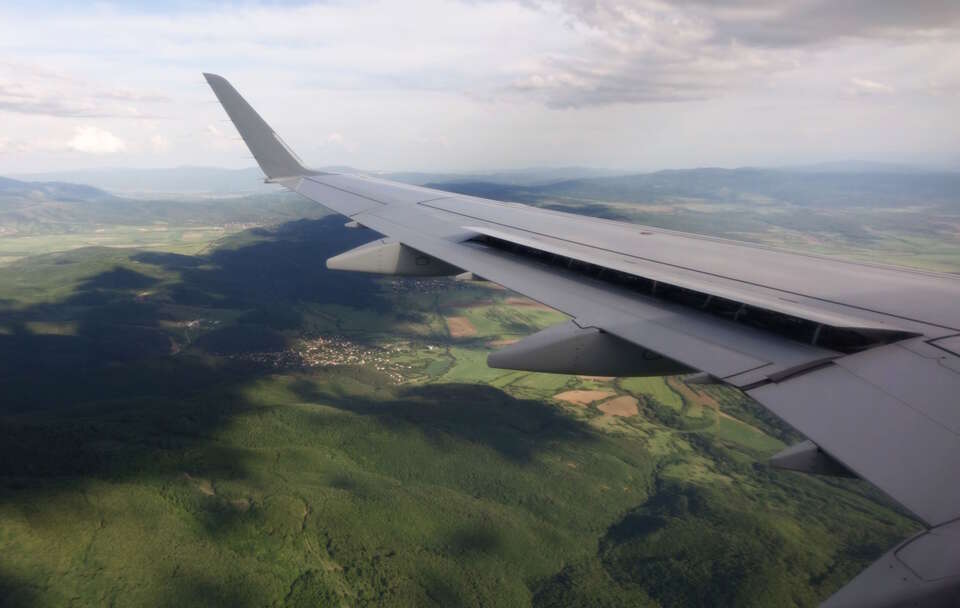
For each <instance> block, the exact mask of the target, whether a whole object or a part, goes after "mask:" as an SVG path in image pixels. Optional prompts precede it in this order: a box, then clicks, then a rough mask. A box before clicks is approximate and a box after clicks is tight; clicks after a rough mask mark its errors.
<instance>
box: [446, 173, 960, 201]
mask: <svg viewBox="0 0 960 608" xmlns="http://www.w3.org/2000/svg"><path fill="white" fill-rule="evenodd" d="M429 186H430V187H434V188H438V189H440V190H451V191H454V192H459V193H462V194H469V195H472V196H481V197H487V198H494V199H500V200H514V201H517V202H530V201H540V200H543V199H550V198H571V199H578V200H587V201H597V202H627V203H654V202H670V201H679V200H694V201H704V202H727V203H763V202H771V203H786V204H792V205H800V206H808V207H822V208H830V207H842V206H846V207H849V206H856V207H909V206H914V205H916V206H929V205H937V206H942V205H947V206H951V207H956V208H960V172H923V171H912V172H894V171H890V170H886V171H882V172H881V171H863V170H862V171H859V172H843V171H840V170H839V169H838V168H835V167H834V168H830V169H827V168H821V169H816V168H815V167H806V168H799V169H796V168H795V169H752V168H744V169H681V170H669V171H658V172H656V173H644V174H639V175H620V176H614V177H597V178H588V179H573V180H565V181H560V182H554V183H550V184H544V185H531V186H519V187H518V186H514V185H505V184H499V183H492V182H487V181H471V182H464V181H453V182H433V183H431V184H429Z"/></svg>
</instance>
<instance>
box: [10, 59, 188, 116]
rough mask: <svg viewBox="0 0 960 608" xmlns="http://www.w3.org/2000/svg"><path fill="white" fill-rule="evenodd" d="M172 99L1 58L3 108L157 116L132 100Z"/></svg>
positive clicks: (53, 113) (65, 113) (48, 112)
mask: <svg viewBox="0 0 960 608" xmlns="http://www.w3.org/2000/svg"><path fill="white" fill-rule="evenodd" d="M168 101H170V100H169V99H168V98H167V97H165V96H163V95H160V94H158V93H154V92H149V91H135V90H133V89H130V88H125V87H111V86H104V85H100V84H98V83H96V82H93V81H91V80H85V79H81V78H76V77H74V76H72V75H68V74H65V73H62V72H60V71H57V70H52V69H49V68H45V67H43V66H39V65H36V64H32V63H27V62H13V61H3V62H0V110H5V111H8V112H17V113H20V114H39V115H45V116H56V117H62V118H115V117H119V118H147V117H154V118H155V117H156V116H153V115H152V114H150V113H145V112H143V111H141V110H140V109H139V108H138V107H136V106H132V105H131V103H133V102H135V103H146V104H157V103H165V102H168Z"/></svg>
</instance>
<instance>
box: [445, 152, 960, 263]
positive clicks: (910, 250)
mask: <svg viewBox="0 0 960 608" xmlns="http://www.w3.org/2000/svg"><path fill="white" fill-rule="evenodd" d="M855 167H859V168H860V169H861V170H859V171H857V172H845V171H843V170H842V167H837V166H834V165H827V166H818V167H806V168H800V169H750V168H748V169H692V170H681V171H660V172H657V173H650V174H640V175H626V176H616V177H601V178H588V179H574V180H565V181H560V182H554V183H551V184H545V185H540V186H516V185H507V184H499V183H491V182H486V181H472V182H457V181H455V182H434V183H431V184H429V185H430V186H432V187H436V188H440V189H445V190H452V191H454V192H460V193H463V194H469V195H472V196H481V197H486V198H493V199H499V200H506V201H515V202H521V203H527V204H531V205H536V206H541V207H547V208H551V209H557V210H560V211H568V212H572V213H581V214H585V215H593V216H599V217H605V218H610V219H616V220H623V221H629V222H635V223H639V224H646V225H651V226H659V227H663V228H670V229H674V230H680V231H685V232H695V233H700V234H709V235H714V236H722V237H727V238H733V239H738V240H747V241H753V242H760V243H765V244H770V245H774V246H780V247H787V248H792V249H798V250H803V251H809V252H814V253H826V254H833V255H840V256H844V257H850V258H855V259H864V260H871V261H882V262H887V263H893V264H902V265H909V266H916V267H920V268H928V269H932V270H941V271H947V272H958V271H960V172H933V171H923V170H919V169H912V170H907V169H899V171H900V172H892V169H891V167H888V166H886V165H880V166H879V167H877V168H876V169H874V170H869V171H867V170H862V169H863V168H864V167H863V166H860V165H855ZM866 167H872V165H867V166H866Z"/></svg>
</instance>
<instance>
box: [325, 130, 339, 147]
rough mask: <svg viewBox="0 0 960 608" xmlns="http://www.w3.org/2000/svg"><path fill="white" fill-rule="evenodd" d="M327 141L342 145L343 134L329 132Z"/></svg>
mask: <svg viewBox="0 0 960 608" xmlns="http://www.w3.org/2000/svg"><path fill="white" fill-rule="evenodd" d="M327 143H328V144H335V145H338V146H339V145H343V135H341V134H339V133H331V134H330V135H327Z"/></svg>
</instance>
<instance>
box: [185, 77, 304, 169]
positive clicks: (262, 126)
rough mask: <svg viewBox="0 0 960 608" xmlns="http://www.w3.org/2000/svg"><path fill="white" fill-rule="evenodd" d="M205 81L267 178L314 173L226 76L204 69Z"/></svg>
mask: <svg viewBox="0 0 960 608" xmlns="http://www.w3.org/2000/svg"><path fill="white" fill-rule="evenodd" d="M203 77H204V78H206V79H207V84H209V85H210V88H211V89H213V92H214V94H215V95H216V96H217V99H219V100H220V105H222V106H223V109H224V110H226V111H227V115H228V116H229V117H230V120H231V121H233V125H234V126H235V127H236V128H237V131H239V132H240V136H241V137H243V141H244V142H246V144H247V147H248V148H250V152H252V153H253V157H254V158H256V159H257V163H258V164H259V165H260V168H261V169H262V170H263V172H264V173H265V174H266V175H267V177H268V178H270V179H276V178H282V177H296V176H300V175H315V174H316V173H317V172H316V171H311V170H310V169H307V168H306V167H304V166H303V163H302V162H301V161H300V159H299V158H297V155H296V154H294V153H293V150H291V149H290V148H289V147H288V146H287V144H285V143H284V142H283V140H282V139H280V136H279V135H277V134H276V132H275V131H274V130H273V129H271V128H270V125H268V124H267V123H266V121H265V120H263V118H261V117H260V115H259V114H257V111H256V110H254V109H253V107H251V106H250V104H249V103H247V100H245V99H244V98H243V97H241V95H240V93H238V92H237V90H236V89H235V88H233V85H231V84H230V83H229V82H228V81H227V79H226V78H224V77H222V76H218V75H216V74H207V73H204V75H203Z"/></svg>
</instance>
